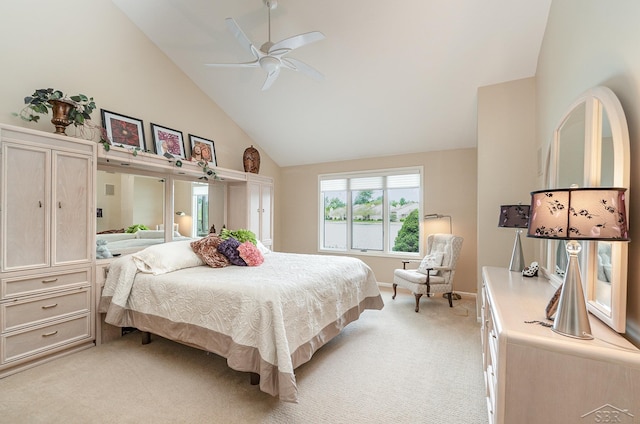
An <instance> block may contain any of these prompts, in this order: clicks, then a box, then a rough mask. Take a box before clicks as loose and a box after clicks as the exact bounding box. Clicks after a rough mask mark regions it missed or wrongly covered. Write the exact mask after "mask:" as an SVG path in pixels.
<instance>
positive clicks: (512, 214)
mask: <svg viewBox="0 0 640 424" xmlns="http://www.w3.org/2000/svg"><path fill="white" fill-rule="evenodd" d="M528 225H529V205H525V206H522V205H502V206H500V220H499V221H498V227H502V228H515V229H516V240H515V242H514V243H513V253H512V254H511V262H510V263H509V271H516V272H522V270H523V269H524V255H523V254H522V244H521V243H520V233H521V232H522V230H521V228H527V227H528Z"/></svg>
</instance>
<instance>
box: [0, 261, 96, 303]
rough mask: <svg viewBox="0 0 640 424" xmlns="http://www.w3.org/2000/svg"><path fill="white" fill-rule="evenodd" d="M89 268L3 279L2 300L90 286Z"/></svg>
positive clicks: (0, 287) (1, 287)
mask: <svg viewBox="0 0 640 424" xmlns="http://www.w3.org/2000/svg"><path fill="white" fill-rule="evenodd" d="M90 281H91V268H86V269H82V270H74V271H67V272H60V273H48V274H39V275H28V276H21V277H14V278H3V279H2V280H1V282H0V290H1V291H2V300H5V299H12V298H16V297H19V296H25V295H35V294H39V293H46V292H47V291H51V290H57V289H62V288H70V287H74V286H82V285H90Z"/></svg>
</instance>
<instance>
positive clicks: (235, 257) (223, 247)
mask: <svg viewBox="0 0 640 424" xmlns="http://www.w3.org/2000/svg"><path fill="white" fill-rule="evenodd" d="M238 246H240V242H239V241H238V240H236V239H234V238H233V237H229V238H228V239H226V240H225V241H223V242H222V243H220V245H219V246H218V252H220V253H222V254H223V255H224V256H226V257H227V259H229V262H231V263H232V264H233V265H238V266H247V263H246V262H245V261H244V259H242V258H241V257H240V252H238Z"/></svg>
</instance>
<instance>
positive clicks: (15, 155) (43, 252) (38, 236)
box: [2, 143, 51, 271]
mask: <svg viewBox="0 0 640 424" xmlns="http://www.w3.org/2000/svg"><path fill="white" fill-rule="evenodd" d="M49 158H50V151H49V150H46V149H38V148H34V147H29V146H19V145H14V144H9V143H6V144H4V145H3V152H2V162H3V163H2V169H3V172H2V205H3V207H2V232H3V234H2V252H3V253H2V256H3V258H2V270H3V271H16V270H21V269H31V268H38V267H45V266H48V265H49V264H50V259H49V258H50V251H49V231H50V227H49V217H50V216H49V207H48V206H49V203H50V197H51V193H50V180H49V178H48V175H49V170H50V165H49V163H50V160H49Z"/></svg>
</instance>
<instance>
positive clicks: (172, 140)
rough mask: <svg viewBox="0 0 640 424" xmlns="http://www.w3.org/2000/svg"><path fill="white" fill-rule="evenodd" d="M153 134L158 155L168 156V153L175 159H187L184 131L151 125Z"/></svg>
mask: <svg viewBox="0 0 640 424" xmlns="http://www.w3.org/2000/svg"><path fill="white" fill-rule="evenodd" d="M151 134H152V135H153V143H154V146H155V149H156V154H158V155H161V156H166V155H167V153H168V154H169V155H172V156H173V157H176V158H182V159H186V155H185V151H184V138H183V136H182V131H178V130H174V129H171V128H167V127H163V126H161V125H157V124H154V123H151Z"/></svg>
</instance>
